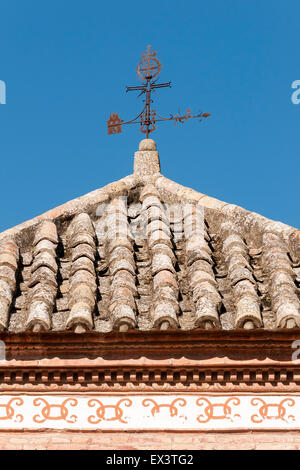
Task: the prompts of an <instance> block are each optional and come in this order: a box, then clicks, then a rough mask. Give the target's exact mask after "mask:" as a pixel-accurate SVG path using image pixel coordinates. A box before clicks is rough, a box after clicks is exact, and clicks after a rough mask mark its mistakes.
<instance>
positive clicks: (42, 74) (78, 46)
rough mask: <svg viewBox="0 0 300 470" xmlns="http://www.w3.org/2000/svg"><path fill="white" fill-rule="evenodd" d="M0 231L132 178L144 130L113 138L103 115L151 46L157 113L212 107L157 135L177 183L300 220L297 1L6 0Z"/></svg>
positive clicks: (135, 106) (128, 102)
mask: <svg viewBox="0 0 300 470" xmlns="http://www.w3.org/2000/svg"><path fill="white" fill-rule="evenodd" d="M0 8H1V28H0V57H1V63H0V80H3V81H5V83H6V86H7V98H6V99H7V103H6V104H5V105H0V136H1V138H0V148H1V167H0V168H1V185H0V201H1V202H0V205H1V219H0V230H5V229H6V228H9V227H11V226H14V225H16V224H18V223H21V222H23V221H25V220H27V219H30V218H32V217H34V216H36V215H39V214H41V213H43V212H45V211H47V210H49V209H51V208H53V207H55V206H57V205H60V204H62V203H64V202H66V201H68V200H71V199H73V198H75V197H78V196H81V195H83V194H85V193H87V192H89V191H92V190H94V189H96V188H99V187H101V186H103V185H105V184H107V183H109V182H111V181H115V180H117V179H119V178H122V177H123V176H126V175H127V174H130V173H132V167H133V154H134V151H136V150H137V148H138V143H139V141H140V140H141V138H142V134H141V133H140V132H138V126H128V127H127V128H126V129H124V132H123V133H122V134H118V135H112V136H108V135H107V131H106V121H107V119H108V116H109V113H110V112H112V111H115V112H119V114H120V116H121V117H122V118H123V119H128V118H132V117H134V116H136V115H137V114H138V112H139V110H140V109H141V105H142V103H141V101H140V100H137V99H136V96H135V95H134V93H130V94H129V93H128V94H126V93H125V86H126V85H135V84H138V83H139V81H138V79H137V77H136V74H135V68H136V65H137V63H138V62H139V60H140V54H141V52H143V51H144V50H145V48H146V46H147V45H148V44H151V46H152V48H153V49H154V50H156V51H157V52H158V57H159V59H160V60H161V62H162V64H163V69H162V72H161V75H160V79H161V81H169V80H171V82H172V88H171V89H163V90H161V91H159V92H158V93H157V94H156V97H155V105H156V106H155V108H156V110H157V111H158V112H159V113H161V114H166V115H168V114H169V113H172V112H174V113H176V112H177V111H178V108H180V110H181V111H182V112H185V111H186V109H187V108H188V107H191V108H192V111H195V112H196V111H198V110H199V109H200V110H202V111H206V112H209V113H211V114H212V117H211V118H209V119H207V120H205V121H204V122H203V123H201V124H199V123H198V122H197V120H194V121H189V122H187V123H185V124H184V125H183V126H180V125H179V126H177V127H175V126H174V125H173V124H172V123H163V124H161V125H160V126H159V129H158V130H157V131H156V132H155V133H153V134H152V135H151V137H153V138H154V139H155V140H156V142H157V145H158V149H159V152H160V159H161V166H162V172H163V173H164V174H165V175H166V176H167V177H168V178H171V179H173V180H175V181H177V182H179V183H181V184H183V185H186V186H189V187H192V188H194V189H196V190H198V191H200V192H202V193H206V194H208V195H210V196H213V197H216V198H218V199H221V200H223V201H226V202H230V203H234V204H238V205H240V206H242V207H245V208H246V209H248V210H252V211H255V212H259V213H261V214H263V215H264V216H266V217H269V218H271V219H275V220H281V221H282V222H285V223H287V224H290V225H293V226H295V227H300V210H299V202H300V192H299V174H300V171H299V170H300V159H299V143H300V104H299V105H294V104H292V102H291V95H292V92H293V90H292V88H291V84H292V82H293V81H294V80H299V79H300V54H299V44H300V2H299V1H296V0H295V1H294V0H288V1H287V2H284V1H282V0H280V1H279V0H260V1H258V0H252V1H251V2H249V1H248V0H247V1H246V0H226V1H225V0H211V1H209V2H207V1H203V0H196V1H194V0H187V1H185V2H182V1H179V0H173V1H172V2H171V1H164V0H160V1H157V0H151V2H149V3H147V2H141V1H131V0H128V1H126V2H125V1H119V0H115V1H110V2H104V1H103V2H102V1H100V0H98V1H96V0H85V1H79V0H64V1H62V0H51V1H48V0H44V1H40V0H26V2H25V1H22V0H2V1H1V5H0Z"/></svg>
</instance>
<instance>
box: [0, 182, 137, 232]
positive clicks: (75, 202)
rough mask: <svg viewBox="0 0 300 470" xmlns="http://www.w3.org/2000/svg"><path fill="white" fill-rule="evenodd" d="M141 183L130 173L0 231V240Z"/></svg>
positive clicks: (105, 199)
mask: <svg viewBox="0 0 300 470" xmlns="http://www.w3.org/2000/svg"><path fill="white" fill-rule="evenodd" d="M138 183H139V180H138V178H137V177H136V176H135V175H128V176H126V177H125V178H121V179H120V180H118V181H114V182H112V183H109V184H107V185H106V186H103V187H102V188H99V189H96V190H94V191H91V192H90V193H88V194H85V195H83V196H80V197H78V198H75V199H72V200H71V201H68V202H66V203H65V204H62V205H60V206H57V207H55V208H53V209H51V210H49V211H47V212H44V213H43V214H41V215H38V216H36V217H34V218H33V219H30V220H27V221H25V222H22V223H21V224H19V225H16V226H15V227H12V228H10V229H7V230H5V231H4V232H2V233H0V241H4V240H7V239H10V240H11V239H16V238H17V237H18V235H21V234H22V232H23V231H24V230H26V229H28V228H30V227H34V226H35V225H37V224H38V223H39V222H40V221H41V220H57V219H59V218H61V217H62V218H66V217H69V216H72V215H75V214H78V213H80V212H84V211H87V210H88V209H89V208H90V207H91V206H94V205H97V204H100V203H102V202H105V201H108V200H109V199H110V198H111V197H113V196H117V195H120V194H122V193H125V192H126V191H128V190H130V189H132V188H134V187H135V186H136V185H137V184H138Z"/></svg>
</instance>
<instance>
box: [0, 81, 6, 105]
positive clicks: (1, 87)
mask: <svg viewBox="0 0 300 470" xmlns="http://www.w3.org/2000/svg"><path fill="white" fill-rule="evenodd" d="M0 104H6V83H5V82H4V81H3V80H0Z"/></svg>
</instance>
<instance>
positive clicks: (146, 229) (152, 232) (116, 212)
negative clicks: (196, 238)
mask: <svg viewBox="0 0 300 470" xmlns="http://www.w3.org/2000/svg"><path fill="white" fill-rule="evenodd" d="M96 217H97V222H96V233H97V236H98V238H100V239H101V240H112V239H115V238H118V237H124V236H125V237H128V238H129V239H131V240H132V241H137V240H146V239H148V238H149V237H150V238H151V239H152V240H155V238H157V239H158V240H159V239H161V237H162V236H163V237H165V236H166V237H168V231H170V233H172V235H171V238H172V239H173V240H174V241H177V240H181V239H189V238H191V237H192V236H193V235H200V236H203V237H204V234H205V228H204V209H203V206H202V205H200V204H192V203H182V204H159V205H157V203H155V202H154V204H153V205H151V204H150V205H149V206H148V205H147V204H146V205H144V204H141V203H140V202H135V203H130V204H128V201H127V197H126V196H122V197H120V198H119V201H118V204H117V205H112V204H107V203H102V204H100V205H99V206H98V207H97V210H96ZM128 219H129V220H128Z"/></svg>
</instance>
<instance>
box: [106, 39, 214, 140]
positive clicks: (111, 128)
mask: <svg viewBox="0 0 300 470" xmlns="http://www.w3.org/2000/svg"><path fill="white" fill-rule="evenodd" d="M150 47H151V46H148V47H147V51H146V52H144V53H143V54H142V60H141V62H140V63H139V64H138V66H137V69H136V73H137V75H138V77H139V78H140V79H141V80H142V82H143V84H142V85H138V86H130V87H129V86H128V87H126V92H128V91H139V92H140V94H139V95H138V96H141V95H145V99H144V103H145V106H144V108H143V109H142V111H141V112H140V113H139V114H138V116H137V117H136V118H134V119H131V120H130V121H123V120H122V119H121V118H120V117H119V114H116V113H112V114H110V116H109V120H108V121H107V132H108V134H118V133H119V132H122V125H125V124H140V131H141V132H142V133H144V134H146V138H147V139H148V137H149V134H150V133H151V132H153V131H154V130H155V129H156V123H157V122H160V121H174V123H175V126H176V125H177V123H178V122H180V123H184V121H186V120H188V119H191V118H200V121H201V118H207V117H209V116H210V114H208V113H202V112H200V113H199V114H195V115H193V116H192V115H191V110H190V109H188V110H187V112H186V113H185V114H184V115H183V116H180V113H179V114H175V115H173V114H170V117H167V118H164V117H161V116H159V115H158V114H157V113H156V111H155V110H154V109H152V108H151V104H152V103H153V100H152V99H151V93H153V92H155V90H157V89H158V88H166V87H168V88H170V87H171V82H167V83H156V81H157V79H156V80H155V78H156V77H157V76H158V74H159V72H160V71H161V68H162V66H161V63H160V62H159V60H158V59H157V57H156V52H155V51H151V50H150Z"/></svg>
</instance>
